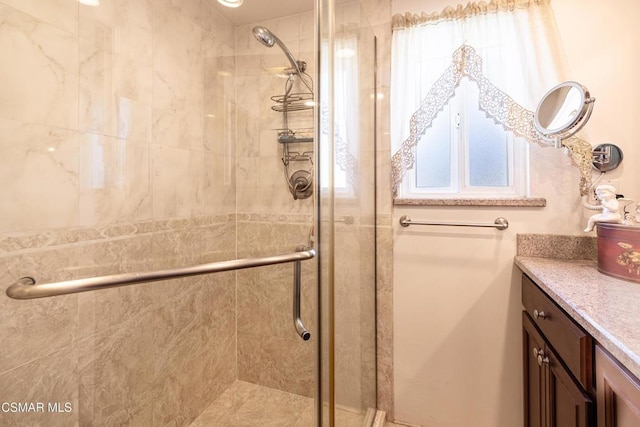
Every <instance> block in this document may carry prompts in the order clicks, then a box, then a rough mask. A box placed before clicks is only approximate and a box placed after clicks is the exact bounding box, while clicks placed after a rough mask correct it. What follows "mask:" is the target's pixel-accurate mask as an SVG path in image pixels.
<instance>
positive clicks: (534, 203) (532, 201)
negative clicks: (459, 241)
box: [393, 198, 547, 208]
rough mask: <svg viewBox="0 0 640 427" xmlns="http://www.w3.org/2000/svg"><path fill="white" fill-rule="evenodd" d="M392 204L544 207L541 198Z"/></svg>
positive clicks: (396, 203) (397, 203) (399, 201)
mask: <svg viewBox="0 0 640 427" xmlns="http://www.w3.org/2000/svg"><path fill="white" fill-rule="evenodd" d="M393 204H394V206H504V207H511V208H544V207H545V206H547V200H546V199H543V198H521V199H394V200H393Z"/></svg>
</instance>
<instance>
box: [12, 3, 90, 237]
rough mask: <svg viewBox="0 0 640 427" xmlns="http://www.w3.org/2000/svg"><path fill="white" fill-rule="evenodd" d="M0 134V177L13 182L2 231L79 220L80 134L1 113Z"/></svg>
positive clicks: (70, 224) (57, 226)
mask: <svg viewBox="0 0 640 427" xmlns="http://www.w3.org/2000/svg"><path fill="white" fill-rule="evenodd" d="M0 11H1V9H0ZM0 31H2V29H0ZM1 40H2V39H1V37H0V43H2V41H1ZM0 67H2V65H0ZM0 135H3V137H2V138H0V150H1V151H2V158H3V162H2V167H1V168H0V179H1V180H2V182H5V183H11V185H3V186H2V187H0V197H1V198H2V200H5V201H10V202H4V203H1V204H0V232H8V231H13V230H23V229H30V228H36V229H46V228H59V227H69V226H73V225H75V224H76V222H77V221H78V186H79V183H78V172H79V170H78V162H79V159H78V146H79V136H78V134H77V133H76V132H73V131H69V130H66V129H61V128H54V127H50V126H47V125H38V124H32V123H25V122H19V121H14V120H7V119H3V118H0Z"/></svg>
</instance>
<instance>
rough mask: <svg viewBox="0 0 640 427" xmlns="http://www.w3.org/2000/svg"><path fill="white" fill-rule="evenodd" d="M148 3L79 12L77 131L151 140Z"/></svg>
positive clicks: (138, 1)
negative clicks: (78, 102)
mask: <svg viewBox="0 0 640 427" xmlns="http://www.w3.org/2000/svg"><path fill="white" fill-rule="evenodd" d="M151 11H152V6H151V2H150V0H134V1H124V0H117V1H114V2H108V3H105V4H104V5H101V7H90V8H87V7H82V8H81V9H80V30H79V36H80V40H79V52H80V129H81V130H83V131H87V132H94V133H100V134H103V135H109V136H114V137H119V138H131V139H136V140H144V141H149V140H150V138H151V80H152V79H151V77H152V49H151V48H152V28H151V24H152V19H151V18H152V13H151Z"/></svg>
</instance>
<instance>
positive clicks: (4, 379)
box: [0, 340, 79, 427]
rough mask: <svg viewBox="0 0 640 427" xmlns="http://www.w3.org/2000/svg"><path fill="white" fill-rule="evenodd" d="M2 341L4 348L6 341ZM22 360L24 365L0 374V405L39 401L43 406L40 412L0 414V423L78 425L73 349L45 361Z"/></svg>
mask: <svg viewBox="0 0 640 427" xmlns="http://www.w3.org/2000/svg"><path fill="white" fill-rule="evenodd" d="M2 342H3V345H4V343H5V342H6V341H4V340H3V341H2ZM23 361H24V362H25V363H24V364H22V365H20V366H18V367H16V368H15V369H12V370H9V371H7V372H4V373H2V374H0V402H21V403H24V402H28V403H30V402H33V403H34V404H35V403H37V402H39V403H41V404H42V405H43V406H42V411H40V410H38V411H37V412H17V413H11V412H4V411H3V412H1V413H0V424H1V425H3V426H25V425H34V426H35V425H46V426H51V427H57V426H60V427H63V426H70V425H78V422H79V419H78V361H77V357H76V351H75V349H72V348H66V349H64V350H62V351H59V352H56V353H52V354H51V355H50V356H49V357H46V358H42V359H38V360H35V361H28V359H26V358H25V359H24V360H23ZM50 405H51V407H50ZM56 405H60V406H59V407H58V406H56ZM54 407H55V408H59V409H58V410H55V409H54Z"/></svg>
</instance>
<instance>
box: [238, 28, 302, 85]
mask: <svg viewBox="0 0 640 427" xmlns="http://www.w3.org/2000/svg"><path fill="white" fill-rule="evenodd" d="M251 32H252V33H253V36H254V37H255V38H256V40H258V41H259V42H260V43H262V44H263V45H265V46H266V47H273V45H274V44H277V45H278V46H280V49H282V51H283V52H284V54H285V56H286V57H287V59H288V60H289V62H290V63H291V66H292V67H293V68H294V69H295V71H296V72H297V73H298V74H300V73H301V72H302V71H304V68H306V64H305V63H304V62H302V61H296V59H295V58H294V57H293V55H292V54H291V51H289V49H287V46H285V44H284V43H282V40H280V39H279V38H278V37H277V36H276V35H275V34H273V33H272V32H271V31H270V30H269V29H268V28H266V27H261V26H257V27H253V30H251Z"/></svg>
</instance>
